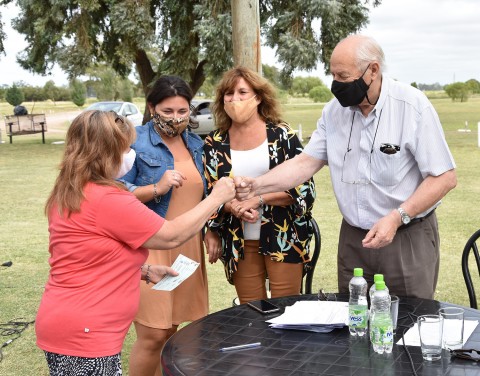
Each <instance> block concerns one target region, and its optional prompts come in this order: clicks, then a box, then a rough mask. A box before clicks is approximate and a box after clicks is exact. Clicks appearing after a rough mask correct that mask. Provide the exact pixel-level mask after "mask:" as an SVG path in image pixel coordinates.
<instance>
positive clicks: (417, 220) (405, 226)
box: [350, 209, 435, 233]
mask: <svg viewBox="0 0 480 376" xmlns="http://www.w3.org/2000/svg"><path fill="white" fill-rule="evenodd" d="M434 212H435V209H433V210H431V211H430V212H429V213H427V215H425V216H423V217H420V218H412V220H411V221H410V223H409V224H408V225H401V226H400V227H399V228H398V229H397V231H398V230H405V229H406V228H408V227H410V226H412V225H414V224H416V223H419V222H423V221H424V220H425V219H427V218H428V217H430V216H431V215H432V214H433V213H434ZM350 226H351V225H350ZM351 227H353V228H356V229H357V230H360V231H363V232H365V233H367V232H368V231H370V230H365V229H363V228H360V227H356V226H351Z"/></svg>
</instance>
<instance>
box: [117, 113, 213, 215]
mask: <svg viewBox="0 0 480 376" xmlns="http://www.w3.org/2000/svg"><path fill="white" fill-rule="evenodd" d="M135 129H136V131H137V139H136V140H135V142H134V143H133V144H132V146H131V148H132V149H134V150H135V152H136V153H137V156H136V158H135V163H134V164H133V167H132V169H131V170H130V171H129V172H128V173H127V174H126V175H125V176H123V177H122V178H121V179H119V181H121V182H122V183H123V184H125V186H126V187H127V188H128V190H129V191H130V192H133V191H134V190H135V189H136V188H137V187H139V186H144V185H150V184H153V183H157V182H158V181H159V180H160V179H161V177H162V176H163V174H164V173H165V171H167V170H173V169H174V161H173V155H172V153H171V152H170V150H169V149H168V147H167V145H165V144H164V143H163V140H162V138H161V137H160V135H159V134H158V133H157V132H155V130H154V128H153V122H152V121H149V122H148V123H147V124H145V125H141V126H138V127H135ZM181 137H182V138H183V141H184V142H185V145H187V149H188V151H189V152H190V155H191V156H192V158H193V161H194V163H195V166H196V167H197V170H198V172H199V174H200V176H201V177H202V180H203V187H204V195H205V193H206V190H207V183H206V181H205V176H204V175H203V162H202V152H203V140H202V139H201V138H200V136H198V135H196V134H194V133H192V132H190V131H189V130H186V131H184V132H183V133H182V134H181ZM170 197H172V189H170V190H169V191H168V192H167V193H166V194H165V195H163V196H161V200H160V202H159V203H158V204H157V203H156V202H155V200H153V199H152V200H151V201H148V202H146V203H145V205H147V207H149V208H150V209H152V210H153V211H154V212H155V213H157V214H159V215H161V216H162V217H165V214H166V213H167V209H168V205H169V203H170Z"/></svg>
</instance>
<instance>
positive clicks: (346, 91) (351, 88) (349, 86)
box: [331, 64, 370, 107]
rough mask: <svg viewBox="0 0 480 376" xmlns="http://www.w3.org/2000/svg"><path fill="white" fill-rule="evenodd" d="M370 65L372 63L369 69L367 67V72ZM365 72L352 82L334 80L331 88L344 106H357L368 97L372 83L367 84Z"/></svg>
mask: <svg viewBox="0 0 480 376" xmlns="http://www.w3.org/2000/svg"><path fill="white" fill-rule="evenodd" d="M369 67H370V64H369V65H368V67H367V69H365V72H367V70H368V68H369ZM365 72H363V74H362V75H361V76H360V78H357V79H356V80H353V81H351V82H340V81H335V80H333V82H332V88H331V91H332V94H333V95H335V97H336V98H337V99H338V101H339V102H340V104H341V105H342V106H343V107H349V106H357V105H359V104H360V103H362V101H363V99H364V98H365V97H366V95H367V91H368V88H369V87H370V85H367V84H366V83H365V81H364V80H363V76H364V74H365Z"/></svg>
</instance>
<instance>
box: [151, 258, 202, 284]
mask: <svg viewBox="0 0 480 376" xmlns="http://www.w3.org/2000/svg"><path fill="white" fill-rule="evenodd" d="M198 265H200V263H198V262H196V261H193V260H191V259H189V258H188V257H186V256H184V255H178V257H177V259H176V260H175V262H174V263H173V265H172V269H173V270H175V271H176V272H177V273H178V275H177V276H173V275H168V274H167V275H166V276H165V277H163V279H162V280H161V281H160V282H158V283H157V284H156V285H155V286H153V287H152V289H154V290H162V291H172V290H173V289H175V288H176V287H177V286H178V285H179V284H180V283H182V282H183V281H185V280H186V279H187V278H188V277H190V276H191V275H192V274H193V272H194V271H195V270H196V269H197V268H198Z"/></svg>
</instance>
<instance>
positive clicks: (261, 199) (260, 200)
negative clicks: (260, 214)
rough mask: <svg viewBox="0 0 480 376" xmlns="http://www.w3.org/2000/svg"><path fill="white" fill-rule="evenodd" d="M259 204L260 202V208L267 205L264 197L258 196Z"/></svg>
mask: <svg viewBox="0 0 480 376" xmlns="http://www.w3.org/2000/svg"><path fill="white" fill-rule="evenodd" d="M258 202H259V205H258V207H262V206H263V205H265V201H264V200H263V197H262V195H260V196H258Z"/></svg>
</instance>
